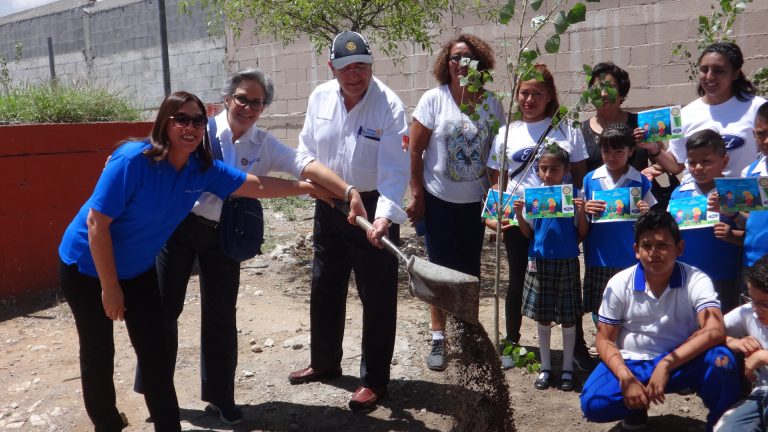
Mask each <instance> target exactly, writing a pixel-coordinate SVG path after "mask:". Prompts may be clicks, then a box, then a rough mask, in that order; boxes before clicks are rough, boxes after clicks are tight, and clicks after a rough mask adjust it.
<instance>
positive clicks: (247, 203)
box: [208, 117, 264, 262]
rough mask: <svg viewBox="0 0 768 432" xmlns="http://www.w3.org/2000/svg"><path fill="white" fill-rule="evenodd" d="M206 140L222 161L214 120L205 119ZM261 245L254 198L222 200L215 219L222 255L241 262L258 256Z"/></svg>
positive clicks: (261, 230) (260, 224)
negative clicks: (219, 211) (217, 218)
mask: <svg viewBox="0 0 768 432" xmlns="http://www.w3.org/2000/svg"><path fill="white" fill-rule="evenodd" d="M208 139H209V141H210V143H211V151H212V153H213V156H214V157H215V158H216V159H219V160H222V161H223V160H224V157H223V155H222V154H221V144H220V142H219V138H218V137H217V136H216V119H215V118H213V117H209V118H208ZM263 243H264V209H263V208H262V207H261V202H260V201H259V200H257V199H255V198H233V197H228V198H226V199H224V203H223V205H222V206H221V216H220V217H219V246H220V247H221V251H222V253H224V255H226V256H228V257H230V258H232V259H233V260H235V261H239V262H242V261H245V260H247V259H251V258H253V257H255V256H256V255H259V254H261V245H262V244H263Z"/></svg>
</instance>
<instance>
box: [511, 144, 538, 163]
mask: <svg viewBox="0 0 768 432" xmlns="http://www.w3.org/2000/svg"><path fill="white" fill-rule="evenodd" d="M532 153H533V147H526V148H524V149H522V150H518V151H516V152H515V153H514V154H512V160H513V161H515V162H525V161H527V160H528V159H530V157H531V154H532Z"/></svg>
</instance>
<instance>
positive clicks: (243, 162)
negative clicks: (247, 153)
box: [240, 158, 248, 166]
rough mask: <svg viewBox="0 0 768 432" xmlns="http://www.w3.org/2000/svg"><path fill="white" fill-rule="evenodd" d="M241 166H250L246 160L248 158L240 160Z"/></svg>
mask: <svg viewBox="0 0 768 432" xmlns="http://www.w3.org/2000/svg"><path fill="white" fill-rule="evenodd" d="M240 165H242V166H246V165H248V159H246V158H242V159H240Z"/></svg>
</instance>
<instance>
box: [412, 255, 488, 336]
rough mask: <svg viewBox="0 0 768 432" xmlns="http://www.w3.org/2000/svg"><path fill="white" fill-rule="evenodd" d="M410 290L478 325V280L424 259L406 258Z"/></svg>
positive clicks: (433, 304) (419, 296)
mask: <svg viewBox="0 0 768 432" xmlns="http://www.w3.org/2000/svg"><path fill="white" fill-rule="evenodd" d="M408 275H409V276H410V282H411V283H410V288H411V294H413V295H414V296H415V297H417V298H419V299H421V300H423V301H425V302H427V303H429V304H431V305H432V306H435V307H438V308H440V309H442V310H444V311H446V312H448V313H449V314H451V315H453V316H455V317H456V318H459V319H460V320H462V321H465V322H467V323H470V324H473V325H478V324H479V321H478V311H479V308H480V280H479V279H478V278H476V277H475V276H471V275H468V274H466V273H462V272H459V271H456V270H452V269H449V268H447V267H443V266H439V265H437V264H434V263H431V262H429V261H427V260H425V259H422V258H419V257H416V256H411V257H409V259H408Z"/></svg>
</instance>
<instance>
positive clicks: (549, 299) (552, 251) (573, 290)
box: [514, 145, 587, 391]
mask: <svg viewBox="0 0 768 432" xmlns="http://www.w3.org/2000/svg"><path fill="white" fill-rule="evenodd" d="M568 158H569V156H568V152H566V151H565V150H563V149H561V148H560V147H557V146H556V145H555V146H552V147H550V148H546V149H545V150H544V151H543V152H542V155H541V157H540V158H539V161H538V169H537V170H538V175H539V178H540V179H541V181H542V182H543V184H544V186H554V185H560V184H563V177H564V176H565V175H566V174H567V172H568V165H569V161H568ZM573 202H574V206H575V212H576V215H575V217H574V218H573V219H571V218H543V219H533V220H532V221H526V220H525V219H524V216H523V208H524V207H525V200H517V201H515V204H514V210H515V214H516V215H517V220H518V221H519V223H520V232H521V233H522V234H523V235H524V236H525V237H526V238H529V239H531V243H530V246H529V249H528V256H529V264H528V270H527V272H526V275H525V285H524V288H523V314H524V315H525V316H527V317H529V318H532V319H533V320H535V321H536V323H537V327H538V335H539V349H540V352H541V367H542V370H541V373H539V376H538V379H536V382H535V383H534V387H535V388H537V389H539V390H544V389H546V388H548V387H549V386H550V375H551V373H552V361H551V355H550V349H549V342H550V338H551V335H552V327H551V323H552V322H554V323H556V324H560V325H562V328H563V368H562V376H561V380H560V385H559V388H560V389H561V390H564V391H571V390H573V389H574V383H573V366H572V365H573V348H574V345H575V341H576V328H575V327H574V325H575V324H576V321H577V320H579V319H581V314H582V311H581V283H580V282H581V281H580V279H579V259H578V257H579V242H580V241H581V239H582V238H583V237H584V236H585V235H586V234H587V220H586V218H585V216H584V209H583V207H584V206H583V203H584V201H583V200H582V199H579V198H576V199H574V201H573Z"/></svg>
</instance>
